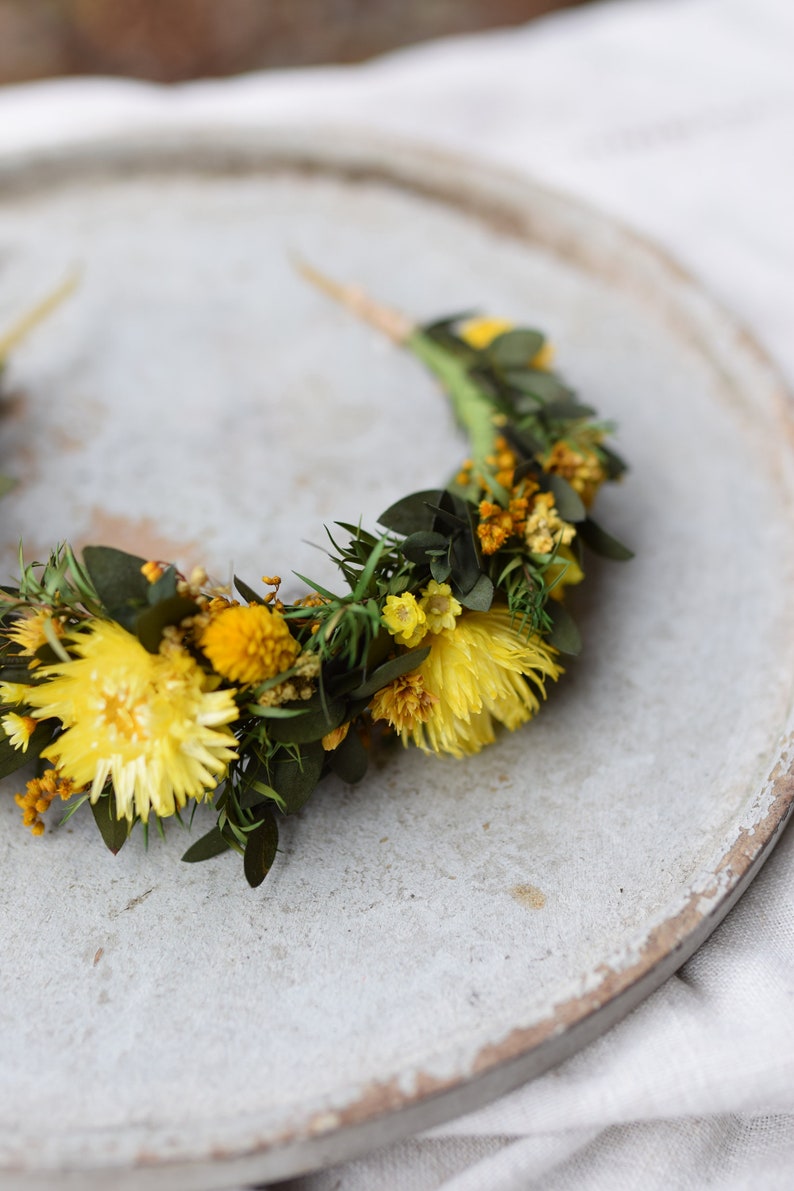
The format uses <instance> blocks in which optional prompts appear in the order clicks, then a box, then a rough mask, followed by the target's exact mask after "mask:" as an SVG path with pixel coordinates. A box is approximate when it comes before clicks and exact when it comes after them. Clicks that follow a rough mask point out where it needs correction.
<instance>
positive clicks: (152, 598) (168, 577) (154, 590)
mask: <svg viewBox="0 0 794 1191" xmlns="http://www.w3.org/2000/svg"><path fill="white" fill-rule="evenodd" d="M176 583H177V576H176V567H166V569H165V570H164V571H163V573H162V575H161V576H160V578H159V579H157V580H156V581H155V582H154V583H150V584H149V590H148V592H147V598H148V600H149V603H150V604H159V603H160V601H161V600H170V599H172V598H173V597H174V596H175V595H176Z"/></svg>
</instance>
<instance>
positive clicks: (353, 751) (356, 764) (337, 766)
mask: <svg viewBox="0 0 794 1191" xmlns="http://www.w3.org/2000/svg"><path fill="white" fill-rule="evenodd" d="M328 762H329V764H330V766H331V769H332V770H333V771H334V773H335V774H336V776H337V777H339V778H341V779H342V781H343V782H347V783H348V785H350V786H354V785H355V784H356V782H360V781H361V779H362V778H363V777H364V774H365V773H366V772H367V766H368V765H369V753H368V752H367V750H366V748H365V747H364V745H363V743H362V741H361V737H360V736H359V734H358V732H356V730H355V728H351V729H350V731H349V732H348V734H347V736H346V737H345V739H344V740H343V741H342V743H341V744H340V745H338V746H337V748H335V749H333V750H332V751H331V752H330V753H329V754H328Z"/></svg>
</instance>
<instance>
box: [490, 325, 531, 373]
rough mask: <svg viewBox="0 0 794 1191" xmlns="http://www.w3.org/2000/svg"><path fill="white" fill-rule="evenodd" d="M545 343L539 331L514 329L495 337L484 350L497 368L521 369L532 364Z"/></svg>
mask: <svg viewBox="0 0 794 1191" xmlns="http://www.w3.org/2000/svg"><path fill="white" fill-rule="evenodd" d="M545 342H546V337H545V336H544V335H542V334H541V333H540V331H533V330H529V329H520V330H519V329H516V330H515V331H505V333H504V334H503V335H497V337H496V339H494V340H493V342H492V343H490V344H489V346H488V347H487V348H486V349H485V350H486V352H487V354H488V357H489V358H490V359H491V360H493V362H494V363H495V364H496V365H497V366H498V367H499V368H501V369H506V368H521V367H522V366H525V365H528V364H531V363H532V361H533V360H534V358H535V356H536V355H537V354H538V352H539V351H540V349H541V348H542V347H543V344H544V343H545Z"/></svg>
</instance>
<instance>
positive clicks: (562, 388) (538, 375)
mask: <svg viewBox="0 0 794 1191" xmlns="http://www.w3.org/2000/svg"><path fill="white" fill-rule="evenodd" d="M505 380H506V381H507V383H508V384H509V385H512V387H513V388H514V389H518V391H519V392H520V393H523V394H525V396H527V397H534V398H535V401H536V402H537V403H539V404H540V405H545V404H546V403H547V402H549V401H563V400H566V399H568V398H571V397H573V395H574V392H573V389H569V388H568V386H567V385H564V384H563V383H562V381H559V380H558V379H557V377H556V376H554V375H553V374H552V373H551V372H542V371H540V370H539V369H537V368H521V369H510V370H508V371H507V372H505Z"/></svg>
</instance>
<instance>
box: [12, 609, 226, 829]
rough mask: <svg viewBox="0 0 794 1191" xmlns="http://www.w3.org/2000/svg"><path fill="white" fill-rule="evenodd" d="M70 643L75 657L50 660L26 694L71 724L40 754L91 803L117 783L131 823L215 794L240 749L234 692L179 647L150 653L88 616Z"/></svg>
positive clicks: (45, 713) (46, 713)
mask: <svg viewBox="0 0 794 1191" xmlns="http://www.w3.org/2000/svg"><path fill="white" fill-rule="evenodd" d="M70 648H71V649H72V651H73V652H74V653H75V654H77V657H75V658H73V659H72V660H70V661H68V662H59V663H58V664H57V665H53V666H47V667H43V668H42V670H41V671H40V673H41V674H42V676H43V677H44V679H45V681H44V682H42V683H41V685H39V686H35V687H31V688H30V690H29V691H28V694H27V697H26V699H27V703H28V704H29V705H30V706H31V707H32V708H35V710H34V711H33V715H34V717H35V718H36V719H39V720H46V719H58V720H60V721H61V723H62V724H63V727H64V729H65V731H64V732H63V733H62V734H61V735H60V736H59V737H58V738H57V740H56V741H54V743H53V744H51V745H50V746H49V747H48V748H47V749H45V750H44V753H43V754H42V755H43V756H44V757H46V758H48V759H49V760H51V761H53V763H54V764H56V765H57V767H58V773H59V775H60V776H61V777H62V778H63V779H66V780H68V781H70V782H72V783H73V784H74V786H75V787H77V788H79V787H84V786H90V788H91V801H92V802H96V800H97V799H98V798H99V796H100V794H101V793H102V791H103V789H104V786H105V783H106V782H107V781H108V780H110V781H112V783H113V790H114V793H115V798H116V811H117V815H118V817H119V818H122V817H126V818H127V819H129V820H131V819H132V818H133V815H134V814H138V815H139V816H140V817H141V819H143V821H144V822H146V821H147V819H148V817H149V811H150V810H153V811H154V812H155V814H157V815H159V816H160V817H161V818H162V817H165V816H167V815H172V814H174V811H175V810H176V809H177V808H178V807H183V806H184V805H185V803H186V801H187V799H188V798H195V799H197V800H201V799H203V798H205V797H207V795H209V794H210V793H211V792H212V790H214V788H215V786H216V785H217V783H218V782H219V781H220V779H221V778H222V777H223V776H224V775H225V773H226V768H227V765H228V763H229V761H231V760H233V759H234V758H235V757H236V756H237V753H236V752H235V744H236V741H235V738H234V735H233V733H232V732H231V731H230V729H229V728H228V727H227V726H226V725H228V724H230V723H231V722H232V721H233V720H235V719H236V718H237V715H238V712H237V707H236V704H235V702H234V698H233V693H232V692H231V691H224V690H215V689H213V688H214V687H215V686H216V685H217V679H214V678H213V677H211V676H208V675H207V674H205V673H204V671H203V670H202V669H201V667H200V666H199V665H198V664H197V662H196V661H195V660H194V659H193V658H192V657H191V656H190V654H189V653H188V652H187V651H186V650H185V649H183V648H182V647H181V646H180V645H177V644H172V643H168V642H164V643H163V646H162V647H161V651H160V653H157V654H151V653H148V652H147V651H146V650H145V649H144V647H143V646H142V645H141V643H140V642H139V641H138V639H137V638H136V637H134V636H133V635H132V634H131V633H128V632H127V631H126V630H125V629H123V628H122V627H121V626H120V625H118V624H116V623H115V622H112V621H102V620H95V621H91V622H89V624H88V627H87V628H86V629H84V630H82V631H80V632H78V633H75V634H74V636H73V638H72V641H71V643H70Z"/></svg>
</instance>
